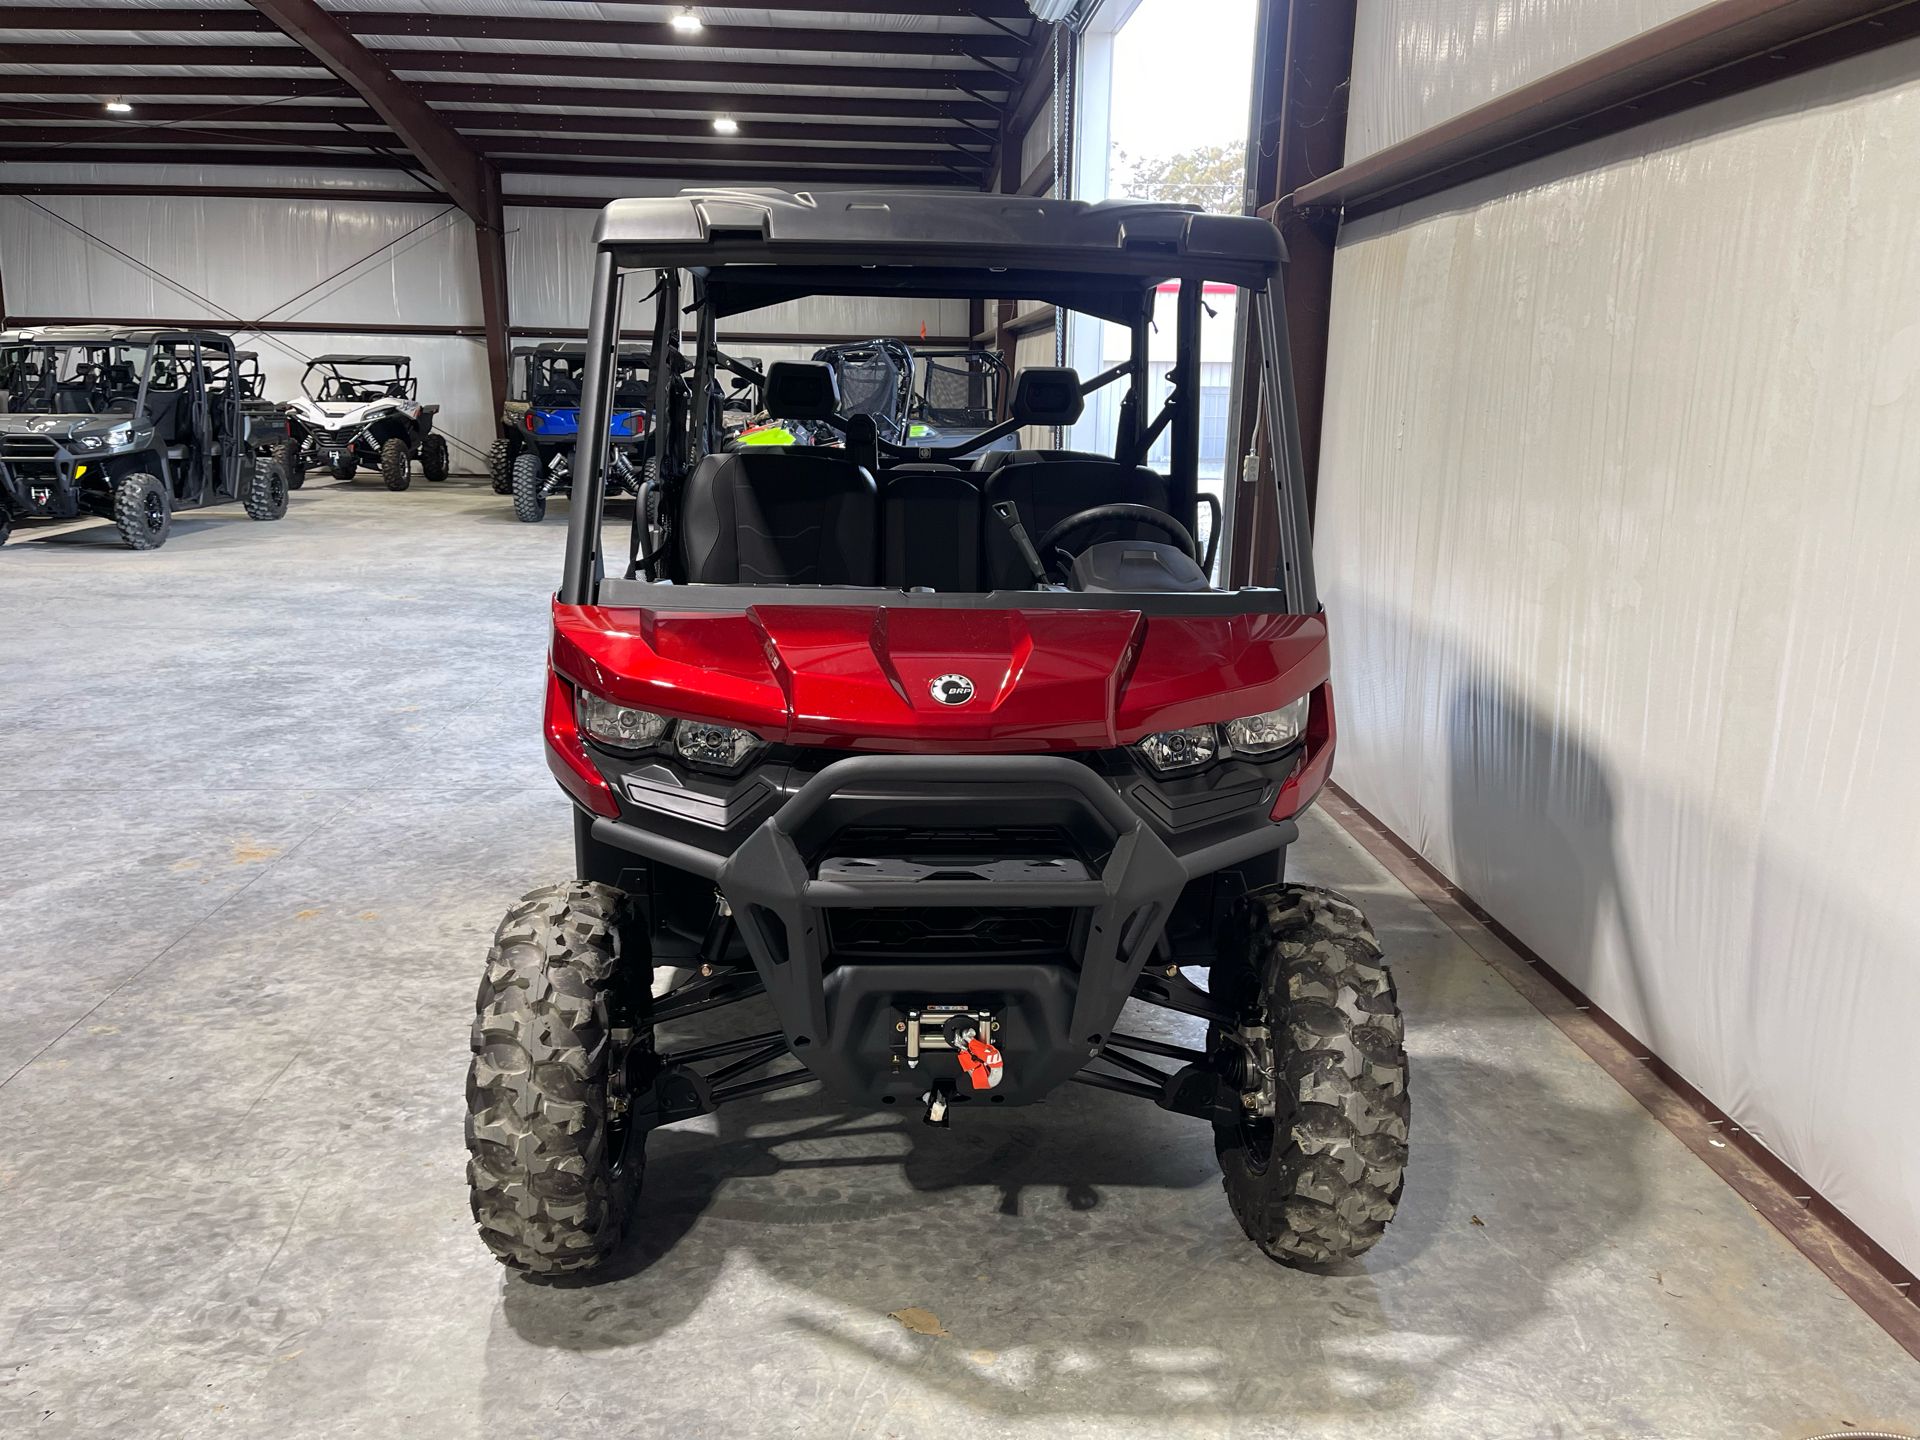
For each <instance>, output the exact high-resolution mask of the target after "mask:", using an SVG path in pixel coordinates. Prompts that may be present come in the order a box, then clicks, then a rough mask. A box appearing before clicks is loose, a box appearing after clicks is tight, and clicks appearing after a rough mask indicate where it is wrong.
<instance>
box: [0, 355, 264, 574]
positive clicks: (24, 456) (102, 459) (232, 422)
mask: <svg viewBox="0 0 1920 1440" xmlns="http://www.w3.org/2000/svg"><path fill="white" fill-rule="evenodd" d="M237 360H238V357H237V356H236V353H235V351H234V348H233V341H232V340H231V339H229V338H228V337H227V336H225V335H221V334H217V333H215V332H213V331H208V330H176V329H165V328H155V327H135V328H128V327H117V326H110V325H71V326H58V327H48V328H44V329H38V330H27V331H18V332H15V333H13V334H11V335H8V336H6V337H5V338H4V340H0V396H4V400H5V413H4V414H0V540H4V539H5V538H6V536H7V533H8V532H9V531H10V530H11V529H12V528H13V522H14V521H15V520H17V519H20V518H23V517H26V516H46V517H50V518H53V519H62V520H67V519H75V518H78V517H79V516H82V515H99V516H102V517H104V518H106V519H109V520H112V521H113V522H114V524H115V525H116V526H117V527H119V530H120V535H121V538H122V539H124V540H125V541H126V542H127V545H128V546H129V547H130V548H131V549H134V550H156V549H158V548H159V547H160V546H161V545H163V544H165V543H166V539H167V535H168V533H169V531H170V530H171V529H172V526H173V513H174V511H176V510H190V509H198V508H200V507H201V506H206V505H218V504H222V503H224V502H227V501H235V500H237V501H239V502H240V503H241V504H242V505H243V506H245V507H246V512H247V514H248V515H249V516H251V517H252V518H253V519H255V520H278V519H279V518H280V517H281V516H282V515H284V514H285V513H286V510H287V489H288V484H287V476H286V472H285V471H284V470H283V469H282V468H281V463H280V460H279V459H278V457H277V454H276V452H277V451H279V450H280V449H281V448H282V447H283V446H284V442H285V440H286V436H287V424H286V419H285V417H284V416H283V415H280V414H279V413H278V412H276V411H275V410H274V409H273V408H272V407H269V406H264V405H262V404H260V403H259V402H258V401H255V400H250V399H249V398H248V397H247V395H246V393H245V391H246V387H245V384H244V382H243V381H242V377H241V375H240V372H239V370H238V368H237Z"/></svg>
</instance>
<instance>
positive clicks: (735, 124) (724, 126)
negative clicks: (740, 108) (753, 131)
mask: <svg viewBox="0 0 1920 1440" xmlns="http://www.w3.org/2000/svg"><path fill="white" fill-rule="evenodd" d="M713 128H714V129H715V130H716V131H718V132H719V133H720V134H722V135H738V134H739V133H740V122H739V121H738V120H736V119H734V118H733V117H732V116H731V115H716V116H714V117H713Z"/></svg>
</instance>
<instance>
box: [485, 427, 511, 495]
mask: <svg viewBox="0 0 1920 1440" xmlns="http://www.w3.org/2000/svg"><path fill="white" fill-rule="evenodd" d="M487 479H488V480H490V481H492V482H493V493H494V494H496V495H511V494H512V493H513V442H512V441H510V440H507V439H505V438H502V439H499V440H496V441H494V442H493V448H492V449H491V450H489V451H488V452H487Z"/></svg>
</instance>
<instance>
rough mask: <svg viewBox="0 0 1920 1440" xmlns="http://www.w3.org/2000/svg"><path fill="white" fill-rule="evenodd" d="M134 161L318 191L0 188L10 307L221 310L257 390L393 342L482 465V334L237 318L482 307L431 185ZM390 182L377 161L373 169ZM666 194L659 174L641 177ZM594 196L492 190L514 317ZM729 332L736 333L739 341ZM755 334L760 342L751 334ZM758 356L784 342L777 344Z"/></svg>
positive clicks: (53, 173)
mask: <svg viewBox="0 0 1920 1440" xmlns="http://www.w3.org/2000/svg"><path fill="white" fill-rule="evenodd" d="M0 177H4V178H6V179H10V180H18V181H36V180H42V181H55V182H72V181H76V180H78V181H87V182H93V181H98V182H102V183H108V182H113V181H116V180H119V181H125V180H127V179H129V178H135V177H131V176H129V174H128V172H127V171H126V168H125V167H111V166H89V167H74V166H60V165H54V164H26V165H20V164H15V165H6V166H0ZM138 178H140V179H144V180H147V181H151V182H152V183H156V184H177V185H207V184H214V183H218V182H220V181H225V182H227V183H232V184H263V185H273V184H282V185H296V184H299V185H324V186H328V187H330V188H334V189H337V190H338V191H339V197H338V198H335V199H328V200H325V201H319V200H263V199H190V198H189V199H183V198H177V197H158V198H156V197H138V196H115V197H75V196H34V197H27V196H15V195H9V196H0V274H4V276H5V283H6V295H7V306H8V310H9V312H10V313H12V314H15V315H40V316H58V317H63V318H72V319H98V320H108V321H122V320H155V319H158V320H170V319H186V320H201V319H208V318H211V319H213V320H216V321H223V322H226V328H229V329H231V330H233V331H234V332H235V334H236V335H237V336H239V337H240V339H241V340H242V343H243V344H245V345H247V346H249V347H251V348H255V349H257V350H258V351H259V352H260V359H261V364H262V367H263V368H264V369H265V371H266V377H267V387H268V394H269V395H270V396H272V397H273V398H275V399H284V398H289V397H291V396H293V395H296V394H298V393H299V383H300V374H301V371H302V370H303V369H304V367H305V361H306V358H307V357H308V356H311V355H316V354H321V353H324V352H327V351H379V352H387V351H400V352H403V353H406V354H408V355H411V356H412V357H413V360H414V369H415V373H416V374H418V375H419V376H420V395H421V398H422V399H423V400H427V401H432V402H437V403H438V404H439V405H440V406H441V411H440V417H439V423H440V426H441V428H442V430H443V431H444V432H445V433H446V434H447V436H448V438H449V440H451V441H452V442H453V449H454V466H455V469H456V470H460V471H472V470H478V469H480V468H483V465H484V457H485V452H486V449H487V447H488V446H489V445H490V444H491V443H492V439H493V436H494V433H495V418H494V416H493V413H492V402H491V398H490V393H489V388H488V381H487V356H486V345H485V342H484V341H483V340H482V339H481V338H480V337H479V336H478V335H477V334H476V335H474V336H471V337H469V336H422V335H407V334H388V335H382V334H380V333H378V332H372V333H366V332H362V333H351V332H349V333H330V332H326V331H324V330H318V329H317V330H313V331H308V330H299V331H291V332H269V333H255V332H253V331H251V330H250V329H249V328H248V324H247V322H252V321H268V320H271V321H279V322H283V323H299V324H308V325H314V326H322V327H323V326H326V325H350V326H354V325H383V324H392V325H399V326H402V327H405V326H462V327H473V328H474V329H475V330H476V331H477V330H478V328H479V327H480V325H481V323H482V317H481V313H480V296H479V278H478V272H477V269H476V266H475V259H474V241H473V228H472V225H471V223H470V222H469V221H468V220H467V218H466V217H465V216H464V215H462V214H461V213H460V212H459V211H458V210H456V209H453V208H452V207H450V206H448V205H446V204H445V203H444V202H433V201H423V202H422V203H420V204H418V205H415V204H394V203H388V202H384V201H374V200H357V199H355V198H354V197H353V193H352V192H353V191H354V189H356V188H365V182H366V180H367V178H368V177H366V176H364V175H361V176H351V175H343V174H341V173H340V172H337V171H334V172H330V171H324V170H315V171H313V172H311V173H306V174H287V173H284V172H277V171H263V172H261V173H260V174H258V175H256V174H254V173H253V172H252V170H251V168H250V167H248V168H245V169H243V170H242V171H241V172H239V173H235V172H234V171H232V170H231V169H223V170H222V171H220V172H219V173H217V174H215V173H209V172H207V171H206V170H204V169H196V168H195V167H192V166H189V165H177V166H168V167H162V168H161V170H160V171H159V172H157V173H144V172H143V174H142V175H141V176H139V177H138ZM373 178H374V179H376V180H377V181H379V182H380V183H381V184H382V185H385V186H388V187H391V186H393V185H395V184H396V183H398V182H397V180H396V177H395V176H393V175H390V174H381V175H378V176H375V177H373ZM653 188H654V190H655V191H656V192H657V193H670V192H671V191H673V190H677V189H678V188H679V186H678V184H677V183H674V184H666V183H661V184H659V185H656V186H655V187H653ZM598 218H599V212H598V211H596V210H581V209H571V208H568V209H562V208H550V207H538V206H523V205H512V204H509V206H508V207H507V210H506V221H507V232H508V233H507V271H508V295H509V311H510V316H511V321H512V324H513V325H514V326H515V328H517V329H522V330H540V329H545V328H548V327H551V328H552V329H554V330H558V331H562V332H566V331H578V330H580V329H581V328H582V327H584V326H585V324H586V323H587V309H588V300H589V297H590V294H591V291H592V250H593V227H594V225H595V223H596V222H597V220H598ZM630 291H631V293H630V294H629V295H628V297H627V305H626V307H625V320H624V324H625V326H626V327H627V329H628V330H629V332H630V333H633V334H644V333H645V332H646V331H647V329H648V328H649V327H650V325H651V323H652V319H651V317H652V312H653V307H652V305H651V303H650V302H648V301H647V300H646V298H645V289H644V287H642V286H639V285H633V286H631V287H630ZM923 325H924V326H925V333H926V334H928V335H929V336H946V337H953V336H962V335H965V334H967V333H968V326H967V305H966V302H964V301H906V300H893V299H874V300H860V299H835V298H822V299H811V300H805V301H798V302H795V303H793V304H789V305H781V306H775V307H773V308H771V309H769V310H766V311H761V312H758V313H755V314H752V315H744V316H740V317H738V318H737V319H735V320H733V321H731V322H729V323H728V324H727V325H724V326H723V327H722V334H723V335H725V334H726V333H728V332H730V331H731V332H733V333H736V334H737V333H743V332H754V331H758V332H773V333H780V334H791V335H793V336H794V337H795V345H794V347H793V349H792V353H793V354H800V355H805V354H811V353H812V350H813V348H814V347H813V344H812V343H811V342H812V340H813V338H814V337H816V336H864V335H870V334H871V335H897V336H903V337H908V338H911V337H913V336H916V335H919V334H920V333H921V327H922V326H923ZM743 348H749V349H751V348H753V347H752V346H746V347H743ZM759 349H760V351H762V352H765V353H769V354H771V353H772V350H771V349H770V348H769V346H768V345H767V344H766V343H765V342H762V343H761V345H760V346H759ZM776 358H786V356H785V354H782V355H779V356H776Z"/></svg>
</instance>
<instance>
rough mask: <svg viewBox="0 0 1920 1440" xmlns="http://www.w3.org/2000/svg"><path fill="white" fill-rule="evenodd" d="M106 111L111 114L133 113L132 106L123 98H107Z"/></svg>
mask: <svg viewBox="0 0 1920 1440" xmlns="http://www.w3.org/2000/svg"><path fill="white" fill-rule="evenodd" d="M107 111H108V113H109V114H113V115H131V114H132V113H133V106H131V105H129V104H128V103H127V102H126V101H124V100H109V101H107Z"/></svg>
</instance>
